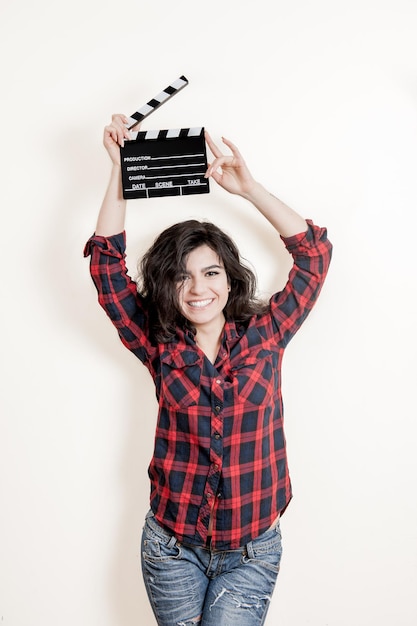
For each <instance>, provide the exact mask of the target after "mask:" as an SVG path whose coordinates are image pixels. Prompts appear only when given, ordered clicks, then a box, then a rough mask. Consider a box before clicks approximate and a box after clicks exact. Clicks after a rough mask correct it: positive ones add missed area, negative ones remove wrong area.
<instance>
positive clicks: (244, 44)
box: [0, 0, 417, 626]
mask: <svg viewBox="0 0 417 626" xmlns="http://www.w3.org/2000/svg"><path fill="white" fill-rule="evenodd" d="M0 28H1V31H2V32H1V33H0V34H1V36H0V46H1V57H0V58H1V65H2V90H1V91H2V95H1V98H0V103H1V110H2V112H1V118H0V119H1V132H0V136H1V142H2V152H1V154H2V156H1V158H2V163H1V172H2V184H1V196H2V198H1V212H2V220H1V224H2V235H1V252H2V254H1V266H2V269H1V324H0V328H1V355H2V375H1V432H0V481H1V492H0V507H1V508H0V542H1V545H0V548H1V553H0V624H1V626H3V624H4V626H57V624H59V625H60V626H70V625H71V626H73V625H74V624H77V625H79V626H96V625H97V626H98V625H100V626H137V625H140V626H143V625H146V626H147V625H149V626H151V625H152V624H154V623H155V622H154V619H153V616H152V614H151V611H150V608H149V606H148V601H147V598H146V595H145V591H144V587H143V583H142V578H141V574H140V556H139V538H140V532H141V527H142V521H143V517H144V515H145V512H146V510H147V503H148V491H149V486H148V478H147V473H146V471H147V466H148V463H149V459H150V455H151V451H152V445H153V432H154V426H155V416H156V403H155V400H154V392H153V388H152V382H151V379H150V377H149V374H148V373H147V371H146V370H145V368H143V367H142V366H141V364H140V363H139V362H138V361H137V360H136V359H135V358H134V357H133V356H132V355H131V354H130V353H129V352H128V351H127V350H125V349H124V348H123V346H122V345H121V344H120V342H119V340H118V338H117V335H116V333H115V331H114V329H113V328H112V327H111V324H110V323H109V321H108V320H107V319H106V316H105V315H104V313H103V312H102V311H101V309H100V308H99V306H98V304H97V303H96V294H95V290H94V287H93V285H92V283H91V281H90V278H89V275H88V261H87V260H85V259H83V257H82V249H83V245H84V242H85V240H86V239H87V238H88V236H89V235H90V234H91V233H92V231H93V229H94V225H95V219H96V214H97V211H98V208H99V205H100V202H101V199H102V196H103V193H104V189H105V186H106V183H107V177H108V174H109V163H108V159H107V155H106V154H105V151H104V149H103V148H102V145H101V137H102V129H103V126H104V125H105V124H106V123H107V122H108V120H109V118H110V115H111V113H113V112H119V111H121V112H124V113H126V114H131V113H133V111H135V110H136V109H137V108H139V107H140V106H141V105H142V104H143V103H145V102H146V101H147V100H149V99H150V98H151V97H153V96H154V95H155V94H157V93H158V92H159V91H161V90H162V89H163V88H164V87H165V86H167V85H168V84H169V83H170V82H172V81H173V80H174V79H176V78H177V77H178V76H180V75H181V74H185V76H186V77H187V78H188V79H189V81H190V84H189V86H188V87H186V89H185V90H184V91H182V92H181V93H180V94H178V95H177V96H175V98H173V99H172V100H171V101H170V102H169V103H168V104H167V105H166V106H164V107H162V108H161V109H159V110H158V111H157V112H156V113H154V115H153V116H152V117H150V118H149V119H148V120H147V121H146V122H145V124H144V128H145V129H149V128H177V127H188V126H201V125H203V126H205V127H206V128H207V129H209V130H210V131H211V133H212V135H213V137H214V139H215V140H216V141H220V138H221V136H222V135H225V136H227V137H229V138H231V139H232V140H233V141H234V142H235V143H236V144H237V145H238V146H239V147H240V149H241V151H242V153H243V154H244V156H245V157H246V160H247V162H248V164H249V166H250V168H251V169H252V171H253V173H254V175H255V176H256V177H257V178H258V179H260V180H261V181H262V182H263V183H264V184H265V185H266V186H267V187H268V189H269V190H270V191H271V192H273V193H275V194H276V195H278V196H279V197H281V198H282V199H283V200H284V201H286V202H287V203H289V204H290V205H291V206H293V207H294V208H295V209H297V210H298V211H300V212H301V213H302V214H303V215H305V216H306V217H312V218H313V219H314V220H315V221H316V222H317V223H318V224H320V225H325V226H327V227H328V230H329V236H330V237H331V239H332V241H333V243H334V246H335V248H334V259H333V262H332V266H331V270H330V273H329V276H328V280H327V282H326V284H325V287H324V289H323V292H322V296H321V298H320V300H319V302H318V305H317V307H316V308H315V310H314V311H313V313H312V315H311V316H310V317H309V319H308V321H307V322H306V324H305V325H304V327H303V328H302V330H301V331H300V333H299V334H298V335H297V337H296V338H295V339H294V340H293V342H292V343H291V344H290V346H289V348H288V351H287V355H286V359H285V363H284V367H285V370H284V394H285V396H284V397H285V408H286V433H287V439H288V452H289V459H290V468H291V473H292V480H293V485H294V494H295V497H294V499H293V502H292V503H291V505H290V507H289V509H288V511H287V512H286V514H285V516H284V518H283V520H282V530H283V535H284V556H283V561H282V569H281V573H280V576H279V580H278V585H277V589H276V592H275V595H274V598H273V601H272V604H271V609H270V612H269V615H268V620H267V624H268V625H270V626H271V625H272V624H277V625H279V626H351V625H352V624H355V625H356V626H374V625H375V626H391V625H392V624H395V625H398V626H415V624H416V623H417V596H416V589H417V576H416V573H417V545H416V543H417V542H416V535H417V515H416V507H417V501H416V500H417V499H416V492H417V489H416V487H417V485H416V474H417V468H416V463H417V461H416V453H415V450H416V435H417V429H416V424H415V422H416V417H417V415H416V403H415V389H416V380H417V379H416V367H415V351H416V347H417V346H416V330H415V328H416V319H417V305H416V284H417V281H416V271H415V261H416V253H415V247H416V230H415V226H416V218H415V215H416V210H417V202H416V201H417V185H416V171H417V111H416V107H417V42H416V32H417V4H416V2H415V0H378V1H377V0H374V1H373V0H360V1H359V0H349V1H341V2H338V1H337V0H315V1H314V2H311V1H309V0H293V1H292V2H289V1H285V2H284V1H283V0H274V1H273V0H270V1H267V0H258V1H257V2H253V1H250V2H249V1H248V0H223V1H221V2H220V1H219V0H213V1H212V2H209V3H199V2H192V1H191V0H176V1H175V2H162V1H161V0H160V1H159V2H158V1H156V0H155V1H154V2H150V1H148V2H134V1H133V0H119V1H118V2H115V1H111V0H101V1H100V2H99V1H98V0H93V1H88V0H84V1H83V2H81V1H80V0H72V2H68V3H60V2H52V0H39V1H38V2H29V0H24V1H23V2H18V1H17V2H11V1H10V0H9V1H8V2H7V1H5V0H4V1H3V3H2V16H1V26H0ZM193 216H197V217H206V218H208V219H211V220H212V221H214V222H215V223H217V224H218V225H219V226H221V227H222V228H224V229H225V230H227V232H229V234H231V235H232V236H233V237H234V238H235V240H236V242H237V243H238V245H239V247H240V248H241V252H242V254H243V256H244V257H246V258H248V259H249V260H250V261H251V263H252V264H253V266H254V267H255V268H256V270H257V273H258V275H259V281H260V288H261V291H262V293H263V294H269V293H271V292H272V291H275V290H276V289H278V288H280V287H281V286H282V285H283V283H284V281H285V277H286V273H287V271H288V259H287V257H286V253H285V251H284V249H283V247H282V245H281V242H280V240H279V238H278V237H277V236H276V235H275V233H274V231H273V230H272V229H271V227H270V226H269V225H268V224H267V223H266V222H265V221H264V220H263V219H262V218H261V217H260V216H259V215H258V214H257V213H256V211H255V210H254V209H253V208H252V207H251V206H250V205H249V204H247V203H245V202H244V201H243V200H241V199H240V198H237V197H232V196H229V195H228V194H226V192H224V191H222V190H221V189H219V188H216V187H215V183H213V184H212V191H211V193H210V194H207V195H204V196H201V197H198V196H191V197H189V198H182V199H168V198H162V199H156V200H149V201H146V200H136V201H131V202H130V204H129V207H128V223H127V230H128V261H129V267H130V269H131V273H132V274H135V264H136V259H137V258H138V257H139V256H140V255H141V254H142V253H143V252H144V251H145V250H146V248H147V247H148V245H149V244H150V243H151V241H152V240H153V238H154V237H155V236H156V234H158V233H159V232H160V231H161V230H162V229H163V228H164V227H166V226H168V225H170V224H171V223H173V222H175V221H179V220H182V219H186V218H188V217H193ZM173 584H174V582H173Z"/></svg>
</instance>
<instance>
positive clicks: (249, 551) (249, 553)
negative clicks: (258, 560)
mask: <svg viewBox="0 0 417 626" xmlns="http://www.w3.org/2000/svg"><path fill="white" fill-rule="evenodd" d="M246 554H247V557H248V559H254V558H255V553H254V551H253V543H252V541H249V543H247V544H246Z"/></svg>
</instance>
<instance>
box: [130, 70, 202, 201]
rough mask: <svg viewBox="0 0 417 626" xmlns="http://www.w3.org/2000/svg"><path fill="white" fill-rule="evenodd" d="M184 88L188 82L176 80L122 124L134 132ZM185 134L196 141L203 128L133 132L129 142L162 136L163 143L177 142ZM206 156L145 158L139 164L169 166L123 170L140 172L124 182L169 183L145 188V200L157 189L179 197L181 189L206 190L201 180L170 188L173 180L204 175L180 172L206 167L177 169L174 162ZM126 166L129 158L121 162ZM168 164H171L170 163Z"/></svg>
mask: <svg viewBox="0 0 417 626" xmlns="http://www.w3.org/2000/svg"><path fill="white" fill-rule="evenodd" d="M187 85H188V80H187V79H186V78H185V76H181V77H180V78H178V79H177V80H176V81H174V82H173V83H171V85H169V86H168V87H166V88H165V89H164V90H163V91H162V92H161V93H160V94H158V95H157V96H155V98H153V99H152V100H150V101H149V102H148V103H147V104H145V105H143V106H142V107H141V108H140V109H138V111H136V112H135V113H133V114H132V115H131V116H130V118H128V121H127V123H126V127H127V128H128V129H129V130H130V131H131V129H132V128H134V126H136V125H137V124H139V123H140V122H142V121H143V120H144V119H145V118H146V117H148V116H149V115H150V114H151V113H153V112H154V111H155V110H156V109H157V108H158V107H160V106H161V105H162V104H164V103H165V102H167V101H168V100H169V99H170V98H172V96H174V95H176V94H177V93H178V92H179V91H180V90H181V89H183V88H184V87H186V86H187ZM185 131H186V136H187V137H199V136H201V134H202V132H203V128H201V127H200V128H188V129H170V130H167V131H156V130H154V131H152V130H149V131H142V132H140V131H137V132H133V131H131V139H132V141H134V140H135V139H137V138H138V137H139V136H141V138H143V139H160V138H161V137H160V135H161V134H163V133H166V135H165V136H164V139H176V138H180V135H182V134H183V133H184V132H185ZM205 156H206V155H205V153H204V152H201V153H192V154H185V155H184V154H181V155H175V154H174V155H172V154H166V155H165V156H164V155H160V156H153V155H146V156H143V157H140V159H139V160H141V161H142V160H147V161H149V162H150V163H152V162H154V161H163V160H165V161H166V162H167V163H169V165H158V166H155V167H152V166H150V165H141V166H126V172H129V171H130V172H135V171H136V172H138V171H140V172H141V174H137V175H136V176H128V177H127V180H128V181H129V182H131V183H132V184H134V181H138V182H139V181H141V182H142V183H144V184H145V186H146V183H147V182H148V181H149V182H150V181H154V180H161V181H163V180H164V179H165V180H166V179H170V180H171V181H172V182H171V183H168V182H165V183H164V182H161V183H160V184H158V183H156V185H155V186H150V187H149V186H146V188H145V190H144V191H145V192H146V196H147V197H149V191H152V190H153V191H155V190H157V189H158V190H160V189H161V187H168V186H169V187H171V188H177V189H179V191H180V195H182V191H183V188H185V187H206V188H207V189H208V182H202V181H201V180H198V179H190V180H187V183H182V184H180V185H176V184H174V183H175V181H174V180H173V179H175V178H184V176H199V177H202V176H204V174H205V171H192V172H191V173H188V174H185V173H184V170H185V169H189V168H200V167H201V166H202V165H203V166H204V167H205V166H206V161H203V162H198V161H196V162H192V163H182V164H179V165H174V162H175V159H189V158H194V159H198V158H202V157H203V158H204V157H205ZM126 162H132V159H131V158H129V157H125V158H124V163H126ZM171 162H172V163H171ZM179 168H182V170H183V173H182V174H175V173H173V170H175V169H179ZM163 169H165V170H170V171H171V172H172V173H171V174H170V175H163V174H162V173H161V174H160V175H159V176H152V175H147V174H146V172H147V171H151V170H152V171H161V170H163ZM124 191H125V192H126V193H129V192H130V193H134V192H136V191H137V188H136V187H135V188H125V189H124Z"/></svg>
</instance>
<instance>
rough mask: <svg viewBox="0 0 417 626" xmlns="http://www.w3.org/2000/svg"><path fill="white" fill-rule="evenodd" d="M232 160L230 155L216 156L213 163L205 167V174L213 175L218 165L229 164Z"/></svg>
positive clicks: (224, 165)
mask: <svg viewBox="0 0 417 626" xmlns="http://www.w3.org/2000/svg"><path fill="white" fill-rule="evenodd" d="M232 161H233V157H231V156H224V155H222V156H220V157H217V158H216V159H214V161H213V163H212V164H211V165H210V167H209V168H208V169H207V174H208V176H213V177H214V174H215V173H217V174H218V172H217V170H218V169H219V167H226V166H227V165H231V164H232Z"/></svg>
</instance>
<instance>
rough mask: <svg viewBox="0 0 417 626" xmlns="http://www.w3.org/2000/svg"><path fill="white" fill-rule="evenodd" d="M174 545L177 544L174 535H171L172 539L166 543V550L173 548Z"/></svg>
mask: <svg viewBox="0 0 417 626" xmlns="http://www.w3.org/2000/svg"><path fill="white" fill-rule="evenodd" d="M176 543H177V538H176V537H175V536H174V535H172V537H171V538H170V540H169V541H168V543H167V548H173V547H174V546H175V544H176Z"/></svg>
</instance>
